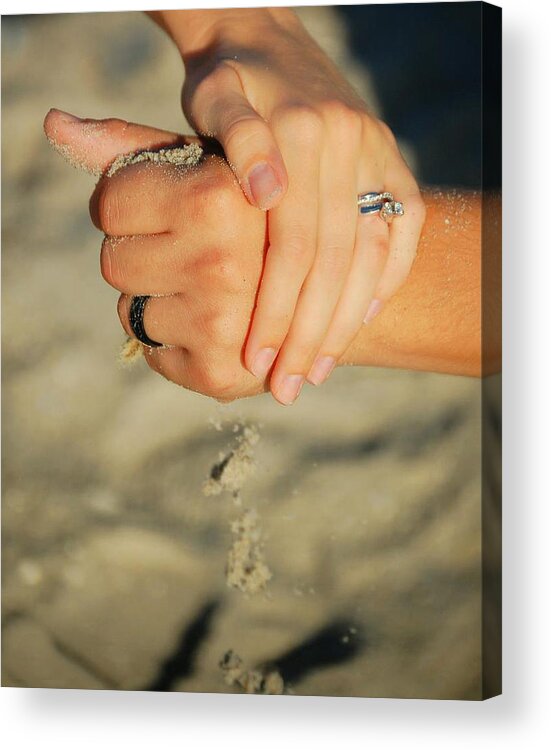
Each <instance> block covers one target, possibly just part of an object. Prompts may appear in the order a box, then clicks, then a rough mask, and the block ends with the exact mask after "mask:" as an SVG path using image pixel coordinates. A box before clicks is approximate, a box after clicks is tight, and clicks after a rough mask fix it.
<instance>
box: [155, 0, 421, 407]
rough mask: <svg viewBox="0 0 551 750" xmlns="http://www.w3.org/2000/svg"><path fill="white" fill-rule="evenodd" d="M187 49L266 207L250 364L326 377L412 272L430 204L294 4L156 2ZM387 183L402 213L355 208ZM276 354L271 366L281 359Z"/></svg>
mask: <svg viewBox="0 0 551 750" xmlns="http://www.w3.org/2000/svg"><path fill="white" fill-rule="evenodd" d="M149 15H150V16H151V17H152V18H153V20H154V21H156V22H157V23H158V24H159V25H160V26H161V27H162V28H163V29H164V30H165V31H166V33H167V34H168V35H169V36H170V37H171V39H172V40H173V41H174V43H175V45H176V46H177V48H178V50H179V52H180V54H181V56H182V60H183V62H184V66H185V70H186V77H185V83H184V87H183V92H182V104H183V109H184V112H185V114H186V117H187V119H188V121H189V122H190V123H192V125H193V126H194V128H195V130H196V132H197V133H199V134H202V135H206V136H210V137H214V138H216V139H217V140H218V141H219V142H220V143H221V144H222V146H223V149H224V152H225V154H226V157H227V161H228V163H229V164H230V166H231V168H232V169H233V171H234V173H235V175H236V177H237V179H238V182H239V184H240V186H241V189H242V191H243V194H244V196H245V197H246V199H247V200H248V201H249V203H250V204H251V205H253V206H255V207H257V208H260V209H263V210H266V209H269V214H268V219H267V221H268V238H269V242H268V246H267V248H266V254H265V261H264V266H263V275H262V279H261V283H260V286H259V290H258V296H257V302H256V306H255V309H254V313H253V317H252V321H251V325H250V327H249V331H248V336H247V342H246V346H245V349H244V363H245V366H246V367H247V368H248V369H249V371H250V372H251V373H253V374H254V375H255V376H256V377H257V378H258V379H259V381H261V382H264V380H265V378H266V375H267V373H268V372H269V373H270V388H271V390H272V393H273V394H274V396H275V397H276V398H277V399H278V400H279V401H282V402H286V403H287V402H290V401H292V400H294V398H296V396H297V395H298V393H299V391H300V388H301V387H302V384H303V382H304V380H305V379H308V380H309V381H310V382H312V383H320V382H322V381H323V380H324V379H325V378H326V377H327V376H328V375H329V373H330V371H331V369H332V368H333V367H334V365H335V363H336V362H337V361H338V360H339V359H341V358H342V356H343V355H344V353H345V351H346V350H347V349H348V348H349V346H350V345H351V343H352V341H353V340H354V338H355V336H356V335H357V334H358V331H359V330H360V329H361V327H362V323H363V321H364V320H365V319H366V318H367V319H368V320H369V319H371V318H373V317H374V316H375V315H376V314H378V313H379V312H380V310H381V309H382V307H383V305H384V304H385V303H386V302H387V301H388V300H389V299H391V298H392V296H393V295H394V294H395V293H396V291H397V290H398V289H399V287H400V286H401V285H402V284H403V282H404V281H405V279H406V278H407V276H408V273H409V271H410V268H411V265H412V263H413V259H414V257H415V253H416V248H417V243H418V240H419V235H420V231H421V227H422V225H423V221H424V217H425V207H424V203H423V199H422V196H421V194H420V192H419V189H418V186H417V183H416V181H415V179H414V177H413V175H412V174H411V172H410V170H409V168H408V167H407V165H406V163H405V162H404V160H403V158H402V156H401V154H400V152H399V150H398V148H397V146H396V141H395V139H394V137H393V135H392V133H391V132H390V130H389V129H388V127H387V126H386V125H385V124H384V123H382V122H381V121H379V120H378V119H377V118H375V117H373V115H372V114H371V113H370V112H369V111H368V110H367V107H366V104H365V103H364V102H363V101H362V100H361V99H360V98H359V97H358V95H357V94H356V92H355V91H354V90H353V89H352V87H351V86H350V85H349V83H348V82H347V81H346V80H345V78H344V77H343V76H342V75H341V73H340V72H339V71H338V70H337V68H336V67H335V66H334V65H333V64H332V62H331V61H330V60H329V59H328V58H327V56H326V55H325V54H324V53H323V52H322V50H321V49H320V48H319V47H318V46H317V44H316V43H315V42H314V40H313V39H312V38H311V37H310V36H309V35H308V33H307V32H306V30H305V29H304V27H303V26H302V24H301V23H300V21H299V20H298V18H297V16H296V15H295V13H294V12H293V11H292V10H290V9H286V8H261V9H233V10H209V11H205V10H201V11H192V10H188V11H153V12H151V13H150V14H149ZM383 189H384V190H387V191H390V192H392V193H393V194H394V195H395V197H396V198H397V199H398V200H400V201H402V202H403V203H404V206H405V212H406V213H405V216H404V217H403V218H402V219H401V220H400V221H399V222H394V223H393V224H392V225H391V226H388V225H386V224H384V223H382V222H380V221H378V220H372V221H370V220H366V219H365V217H361V218H359V217H358V210H357V205H356V201H357V196H358V194H360V193H363V192H367V191H372V190H376V191H381V190H383ZM274 362H275V366H273V365H274Z"/></svg>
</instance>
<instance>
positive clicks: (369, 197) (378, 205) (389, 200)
mask: <svg viewBox="0 0 551 750" xmlns="http://www.w3.org/2000/svg"><path fill="white" fill-rule="evenodd" d="M358 210H359V213H360V214H375V213H378V214H379V215H380V216H381V218H382V219H384V220H385V221H390V220H391V219H394V218H395V217H396V216H403V215H404V204H403V203H401V202H400V201H395V200H394V196H393V195H392V193H388V192H384V193H375V192H369V193H362V194H361V195H358Z"/></svg>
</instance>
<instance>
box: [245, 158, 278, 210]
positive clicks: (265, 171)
mask: <svg viewBox="0 0 551 750" xmlns="http://www.w3.org/2000/svg"><path fill="white" fill-rule="evenodd" d="M249 187H250V189H251V193H252V196H253V199H254V202H255V203H256V205H257V206H258V207H259V208H262V209H267V208H269V204H270V203H271V201H272V200H273V198H275V197H276V195H278V194H279V193H281V185H280V184H279V180H278V179H277V175H276V173H275V172H274V170H273V169H272V168H271V166H270V165H269V164H268V163H267V162H262V164H257V165H256V167H255V168H254V169H253V170H252V171H251V172H250V173H249Z"/></svg>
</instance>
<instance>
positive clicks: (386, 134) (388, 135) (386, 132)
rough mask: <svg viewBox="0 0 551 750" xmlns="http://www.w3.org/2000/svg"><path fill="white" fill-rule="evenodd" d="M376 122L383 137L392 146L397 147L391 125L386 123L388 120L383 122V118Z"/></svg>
mask: <svg viewBox="0 0 551 750" xmlns="http://www.w3.org/2000/svg"><path fill="white" fill-rule="evenodd" d="M375 122H376V124H377V127H378V129H379V132H380V133H381V135H382V137H383V138H384V139H385V140H386V141H388V142H389V143H390V144H391V145H392V146H394V147H396V145H397V144H396V137H395V135H394V133H393V132H392V130H391V129H390V128H389V126H388V125H387V124H386V122H383V121H382V120H376V121H375Z"/></svg>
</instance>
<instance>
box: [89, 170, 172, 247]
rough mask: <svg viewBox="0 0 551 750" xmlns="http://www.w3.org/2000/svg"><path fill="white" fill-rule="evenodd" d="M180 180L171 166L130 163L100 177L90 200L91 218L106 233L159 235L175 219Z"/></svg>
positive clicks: (112, 234)
mask: <svg viewBox="0 0 551 750" xmlns="http://www.w3.org/2000/svg"><path fill="white" fill-rule="evenodd" d="M179 182H180V179H179V173H178V170H177V167H174V166H172V165H167V164H163V165H158V164H156V165H152V164H147V163H146V164H132V165H130V166H129V167H125V169H123V170H121V171H120V172H117V173H116V174H115V175H113V177H108V178H102V179H101V180H100V181H99V182H98V184H97V185H96V188H95V190H94V192H93V193H92V196H91V198H90V217H91V219H92V222H93V224H94V226H96V227H97V228H98V229H100V230H101V231H102V232H104V233H105V234H108V235H111V236H114V237H122V236H128V235H145V234H161V233H164V232H169V231H171V230H172V229H173V228H174V226H175V224H176V219H177V216H178V202H177V201H175V200H174V194H175V191H179V190H180V189H181V188H180V186H179V184H178V183H179Z"/></svg>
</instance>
